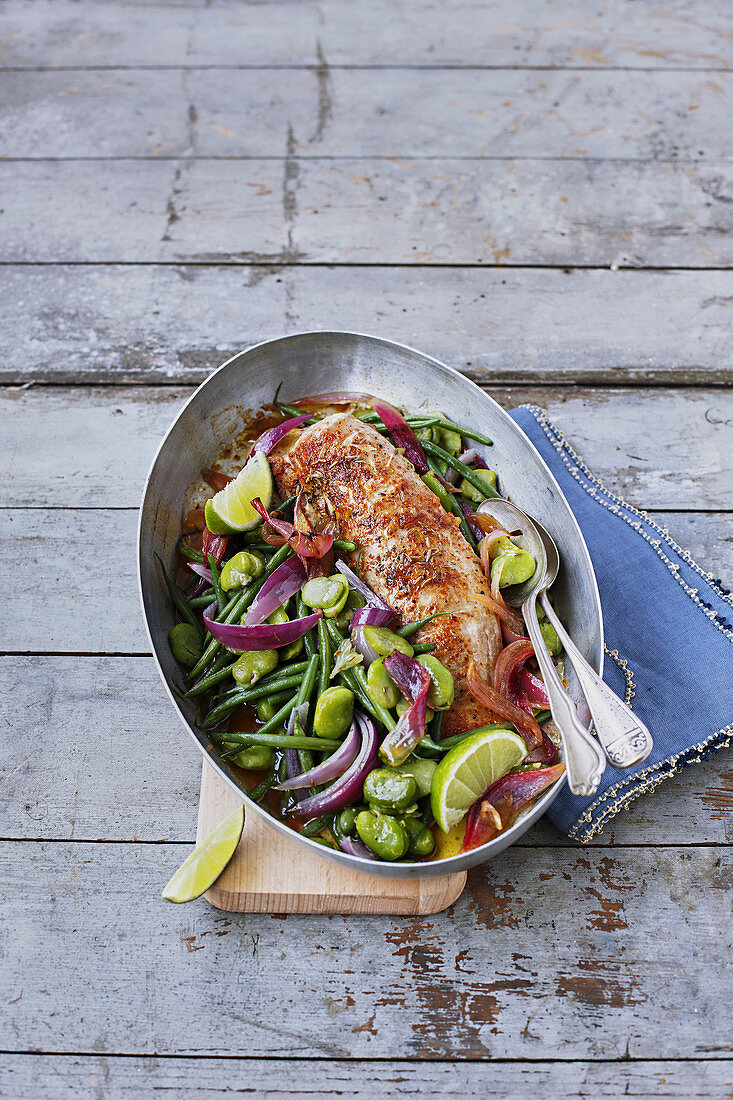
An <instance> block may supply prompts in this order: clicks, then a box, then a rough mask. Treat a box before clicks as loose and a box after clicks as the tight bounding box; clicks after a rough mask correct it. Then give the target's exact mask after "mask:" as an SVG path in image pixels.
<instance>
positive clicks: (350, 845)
mask: <svg viewBox="0 0 733 1100" xmlns="http://www.w3.org/2000/svg"><path fill="white" fill-rule="evenodd" d="M339 843H340V845H341V848H342V850H343V851H344V852H347V853H348V855H350V856H359V858H360V859H375V860H377V862H378V863H380V862H381V859H380V857H379V856H378V855H377V854H376V852H373V851H372V850H371V848H367V846H366V844H365V843H364V841H363V840H357V838H356V837H355V836H345V837H344V838H343V840H341V841H339Z"/></svg>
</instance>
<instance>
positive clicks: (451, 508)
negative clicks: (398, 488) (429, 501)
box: [422, 451, 476, 550]
mask: <svg viewBox="0 0 733 1100" xmlns="http://www.w3.org/2000/svg"><path fill="white" fill-rule="evenodd" d="M447 453H448V452H447V451H446V454H447ZM430 469H431V470H432V471H433V472H432V474H423V477H422V480H423V483H424V484H425V485H427V487H428V489H430V491H431V492H432V493H435V495H436V497H437V498H438V500H439V501H440V503H441V504H442V505H443V508H444V509H445V510H446V512H450V514H451V515H453V516H455V517H456V518H457V520H458V524H459V526H460V529H461V534H462V535H463V537H464V539H465V540H466V542H467V543H468V544H469V546H470V547H471V549H472V550H475V549H476V540H475V538H474V537H473V535H472V534H471V528H470V527H469V526H468V522H467V521H466V517H465V516H464V514H463V512H462V511H461V508H460V505H459V504H458V502H457V501H456V500H455V498H454V497H453V494H452V493H449V492H448V490H447V489H446V488H445V486H444V485H442V484H441V482H440V481H439V477H440V471H439V470H438V468H437V466H436V465H435V463H434V462H430Z"/></svg>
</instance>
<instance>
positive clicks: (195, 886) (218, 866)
mask: <svg viewBox="0 0 733 1100" xmlns="http://www.w3.org/2000/svg"><path fill="white" fill-rule="evenodd" d="M243 828H244V806H240V807H239V809H237V810H235V811H234V813H232V814H229V817H226V818H224V820H223V821H222V823H221V825H217V827H216V828H215V829H214V831H213V833H209V835H208V836H207V838H206V840H204V841H203V843H202V844H199V845H197V847H196V848H194V850H193V851H192V852H191V855H190V856H189V857H188V859H185V860H184V861H183V863H182V864H181V866H180V867H179V868H178V870H177V871H176V873H175V874H174V875H173V877H172V878H171V880H170V882H169V883H168V885H167V886H166V888H165V890H164V891H163V893H162V894H161V895H160V896H161V897H162V898H165V899H166V901H175V902H182V901H194V899H195V898H200V897H201V895H202V894H203V893H205V892H206V891H207V890H208V889H209V887H210V886H211V885H213V883H215V882H216V880H217V879H218V877H219V875H220V874H221V873H222V871H223V870H224V868H225V867H226V865H227V863H228V862H229V860H230V859H231V858H232V856H233V855H234V853H235V851H236V848H237V845H238V844H239V838H240V837H241V835H242V829H243Z"/></svg>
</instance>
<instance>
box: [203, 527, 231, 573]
mask: <svg viewBox="0 0 733 1100" xmlns="http://www.w3.org/2000/svg"><path fill="white" fill-rule="evenodd" d="M228 542H229V535H214V534H212V533H211V531H210V530H209V528H208V527H204V542H203V546H202V547H201V553H202V554H203V555H204V561H208V560H209V554H212V555H213V558H214V561H215V563H216V564H217V565H221V559H222V558H223V557H224V554H225V552H226V548H227V544H228Z"/></svg>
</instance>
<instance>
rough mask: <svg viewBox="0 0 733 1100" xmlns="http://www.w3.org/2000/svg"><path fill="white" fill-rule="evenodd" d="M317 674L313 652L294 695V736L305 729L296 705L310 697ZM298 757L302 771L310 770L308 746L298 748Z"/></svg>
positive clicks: (311, 765) (300, 734) (302, 733)
mask: <svg viewBox="0 0 733 1100" xmlns="http://www.w3.org/2000/svg"><path fill="white" fill-rule="evenodd" d="M317 676H318V654H317V653H314V654H313V656H312V657H311V659H310V661H309V662H308V667H307V669H306V671H305V675H304V676H303V681H302V683H301V685H300V688H299V689H298V694H297V695H296V697H295V712H296V713H295V723H294V727H293V730H294V734H293V735H294V736H304V735H305V731H304V730H303V728H302V726H301V724H300V719H299V718H298V713H297V711H298V707H300V706H302V704H303V703H307V702H308V700H309V699H310V697H311V694H312V693H313V688H314V687H315V685H316V677H317ZM315 740H316V741H319V740H320V738H315ZM298 759H299V760H300V766H301V768H302V769H303V771H304V772H309V771H310V770H311V768H312V767H313V756H312V754H311V752H310V749H308V748H303V749H299V750H298Z"/></svg>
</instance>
